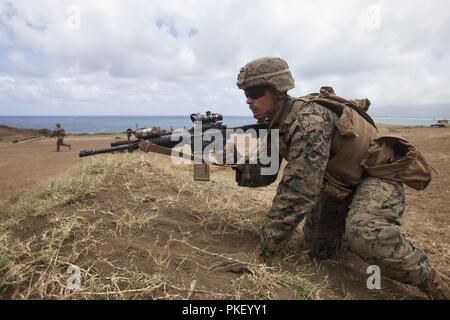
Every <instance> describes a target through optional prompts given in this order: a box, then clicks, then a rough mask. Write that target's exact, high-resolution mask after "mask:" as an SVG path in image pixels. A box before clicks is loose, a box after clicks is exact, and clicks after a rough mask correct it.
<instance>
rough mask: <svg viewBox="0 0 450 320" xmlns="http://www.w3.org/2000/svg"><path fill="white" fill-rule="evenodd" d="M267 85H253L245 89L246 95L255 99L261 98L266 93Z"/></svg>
mask: <svg viewBox="0 0 450 320" xmlns="http://www.w3.org/2000/svg"><path fill="white" fill-rule="evenodd" d="M266 89H267V88H266V87H253V88H248V89H246V90H244V93H245V96H246V97H247V98H252V99H253V100H256V99H259V98H261V97H262V96H264V95H265V94H266Z"/></svg>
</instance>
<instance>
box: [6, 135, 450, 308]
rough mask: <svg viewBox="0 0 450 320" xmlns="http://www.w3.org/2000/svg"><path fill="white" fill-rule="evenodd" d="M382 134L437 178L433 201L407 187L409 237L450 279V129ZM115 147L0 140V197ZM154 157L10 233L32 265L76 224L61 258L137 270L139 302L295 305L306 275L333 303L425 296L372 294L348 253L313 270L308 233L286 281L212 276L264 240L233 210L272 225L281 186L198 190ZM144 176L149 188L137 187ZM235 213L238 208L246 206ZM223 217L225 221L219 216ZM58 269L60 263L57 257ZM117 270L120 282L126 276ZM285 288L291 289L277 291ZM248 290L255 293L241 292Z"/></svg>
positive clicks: (80, 139)
mask: <svg viewBox="0 0 450 320" xmlns="http://www.w3.org/2000/svg"><path fill="white" fill-rule="evenodd" d="M382 132H383V133H387V134H394V135H399V136H403V137H405V138H408V139H409V140H410V141H412V142H413V143H415V144H416V145H417V147H418V148H419V149H420V150H421V151H422V152H423V154H424V155H425V157H426V158H427V160H428V161H429V163H430V164H431V165H432V166H433V167H434V168H435V169H436V170H437V171H438V172H439V175H435V176H434V178H433V181H432V183H431V184H430V186H429V187H428V188H427V189H426V190H425V191H422V192H417V191H415V190H412V189H410V188H406V191H407V204H408V208H407V211H406V213H405V218H404V223H403V224H404V229H403V230H404V231H405V233H406V234H407V236H408V237H410V238H412V239H414V241H415V243H416V244H417V245H418V246H420V247H422V248H423V249H424V250H425V252H426V253H427V255H428V256H429V258H430V260H431V262H432V264H433V265H434V266H436V267H437V268H439V269H440V270H442V271H444V272H446V273H447V274H450V243H449V237H448V235H449V234H450V223H449V222H450V217H449V214H450V209H449V208H450V184H449V179H448V177H449V175H450V128H439V129H432V128H425V127H400V126H395V127H394V126H388V127H386V126H383V127H382ZM121 138H123V137H121ZM114 139H115V135H109V136H69V137H68V138H67V139H66V141H67V143H70V144H72V149H71V150H68V149H65V148H64V149H63V151H62V152H59V153H57V152H55V140H53V139H49V138H46V139H44V140H39V141H35V142H27V143H18V144H13V143H6V142H0V154H1V158H0V181H1V185H2V188H1V190H0V199H6V198H8V197H9V196H10V195H12V194H14V193H17V192H19V191H20V190H24V191H26V190H29V189H31V188H33V186H35V185H37V184H38V183H40V182H43V181H45V180H46V179H48V178H49V177H55V176H58V175H59V174H61V173H63V172H65V171H66V170H68V169H69V168H70V167H72V166H75V165H77V164H78V163H80V162H83V161H89V160H86V159H80V158H78V152H79V151H80V150H82V149H90V148H100V147H105V146H108V145H109V143H110V142H112V141H114ZM107 159H109V158H107ZM148 159H150V161H143V160H142V161H141V160H139V161H138V162H136V163H137V165H138V166H140V168H138V169H139V170H137V169H136V171H130V170H125V171H120V170H116V171H117V172H119V174H116V175H114V176H111V177H109V179H111V181H109V182H108V183H107V184H106V186H107V187H103V188H104V190H107V192H100V193H97V194H95V195H93V196H92V197H93V198H87V199H85V200H82V201H80V202H69V203H66V204H64V205H61V206H57V207H55V208H53V209H51V210H50V211H49V212H47V213H46V214H45V215H38V216H28V217H26V218H25V219H23V220H21V221H20V223H19V224H17V225H16V226H15V227H14V228H13V229H12V236H13V237H15V238H17V239H24V240H25V239H36V243H35V244H33V242H30V243H31V245H30V244H28V246H29V247H31V250H32V251H33V252H34V253H33V257H34V259H36V260H38V261H44V260H45V256H44V253H42V252H45V250H47V249H46V248H47V246H46V245H44V244H40V242H39V241H41V242H43V240H42V239H44V238H45V237H46V235H48V234H49V233H52V232H53V233H52V238H55V239H57V235H56V233H55V232H59V231H58V230H61V229H62V228H63V227H64V226H65V225H67V224H68V222H73V225H79V227H78V228H77V227H74V228H73V229H71V230H69V231H68V233H67V234H65V235H64V237H63V238H61V239H62V242H61V244H60V245H59V247H58V249H57V256H59V257H60V258H61V257H67V259H66V260H70V259H72V258H71V257H72V256H73V257H75V258H73V259H74V260H73V261H71V263H75V264H77V265H80V266H84V268H86V269H88V267H87V266H88V265H90V264H94V265H95V268H96V269H95V270H97V272H99V273H100V274H102V275H103V277H109V278H111V279H115V278H117V279H118V278H120V279H125V278H126V277H125V275H124V272H128V271H124V270H131V269H133V270H134V271H135V272H136V273H135V274H134V275H133V276H129V277H128V278H126V279H127V283H119V282H118V283H116V284H115V285H116V287H117V288H129V286H130V283H132V282H133V281H134V280H133V279H134V277H135V275H139V277H138V278H136V279H138V280H136V281H137V282H138V283H139V284H142V283H146V284H147V285H148V286H149V287H151V288H153V289H152V290H145V292H146V293H145V294H143V295H140V296H138V298H169V299H170V298H191V299H211V298H213V299H224V298H250V299H252V298H255V297H267V296H269V297H272V296H271V295H269V294H268V293H267V290H269V289H270V290H272V289H273V288H276V291H277V295H276V297H277V298H283V299H293V298H297V296H296V292H295V290H294V289H295V285H293V284H296V285H297V283H296V281H297V279H296V278H292V277H293V276H294V275H298V274H301V275H302V276H303V277H304V278H306V279H307V280H308V281H310V282H311V283H313V284H316V285H317V286H318V287H320V288H321V289H320V294H319V296H320V297H321V298H326V299H423V298H424V295H423V294H422V293H420V292H419V291H418V290H417V289H415V288H412V287H409V286H405V285H402V284H399V283H397V282H395V281H391V280H389V279H386V278H383V282H382V285H383V290H379V291H378V290H368V289H366V288H365V286H364V284H365V281H366V279H367V274H366V273H365V271H366V267H367V265H366V264H365V263H364V262H363V261H362V260H360V259H359V258H358V257H356V256H354V255H353V254H351V253H346V252H342V253H341V254H340V255H339V256H338V257H337V258H336V259H335V260H329V261H326V262H323V263H316V262H315V261H311V260H310V259H309V257H307V256H305V255H304V254H302V253H301V252H300V250H299V248H298V247H297V246H296V245H295V243H296V241H298V238H299V237H300V236H301V234H300V233H301V232H299V233H298V234H297V235H296V236H295V239H293V241H292V243H291V246H290V247H289V248H288V252H289V255H288V256H287V257H286V258H285V259H284V260H283V261H282V262H281V263H280V266H281V269H280V270H281V271H280V273H277V274H276V277H280V279H281V280H280V279H278V278H274V276H273V275H272V276H269V275H268V274H267V273H266V272H265V271H262V269H256V271H255V270H253V273H254V274H253V278H251V277H250V278H245V277H244V278H243V276H242V274H241V272H239V271H237V272H235V273H233V272H231V273H230V272H221V271H220V269H213V268H212V266H213V265H217V264H218V265H220V263H221V261H222V262H224V260H225V262H226V260H230V259H231V260H232V259H236V260H239V261H242V260H246V259H248V256H249V255H251V254H252V253H253V252H254V250H255V247H256V245H257V243H258V236H257V233H256V232H253V231H251V230H248V229H245V228H239V226H236V225H235V224H233V223H229V222H228V221H227V220H226V218H225V216H226V214H229V213H230V212H234V211H235V212H236V213H237V214H242V216H243V217H244V218H245V217H246V215H248V216H249V217H252V219H255V217H256V219H262V218H263V217H264V214H265V212H266V211H267V209H268V208H269V207H270V203H271V200H272V198H273V196H274V194H275V191H276V186H271V187H270V188H262V189H258V190H249V189H245V188H242V189H239V188H236V187H234V186H233V187H231V186H232V184H233V181H230V182H227V183H228V184H226V183H225V182H223V181H226V180H225V179H228V180H230V179H232V174H231V173H230V172H228V171H230V170H229V169H220V170H219V169H217V170H214V171H213V176H215V177H216V178H215V179H216V180H214V179H213V181H212V182H211V184H210V187H208V186H207V184H205V183H200V184H196V183H191V181H192V180H191V178H190V176H189V174H190V173H189V172H187V173H186V172H184V171H180V172H174V173H171V172H169V171H164V170H163V169H162V167H165V166H167V167H170V165H169V164H167V163H166V162H167V161H166V162H164V157H162V156H158V155H148ZM123 172H126V173H125V174H124V173H123ZM141 172H144V173H142V174H144V178H145V179H140V180H136V179H135V177H136V175H137V174H141ZM168 172H169V173H168ZM217 177H221V178H223V179H224V180H218V178H217ZM165 181H166V182H167V183H164V182H165ZM222 184H223V186H222ZM208 188H210V189H208ZM221 188H222V189H223V192H225V191H226V190H229V191H230V193H231V195H230V196H229V197H227V195H226V192H225V193H224V195H223V198H214V197H211V198H208V193H209V192H211V194H213V195H215V194H218V192H217V190H219V191H220V190H221ZM235 189H236V190H235ZM214 192H217V193H214ZM238 197H239V199H236V198H238ZM199 199H201V200H202V203H199ZM203 200H204V201H203ZM236 203H239V207H237V208H236V207H234V206H235V204H236ZM211 208H214V209H213V210H214V212H212V209H211ZM213 213H214V214H215V215H216V216H222V217H223V219H222V220H220V219H219V220H217V219H216V218H214V219H213V218H211V216H213ZM249 219H250V218H249ZM249 221H252V220H249ZM62 222H64V224H62ZM75 222H76V223H75ZM59 224H61V227H60V225H59ZM86 230H88V231H86ZM86 232H87V233H86ZM47 238H48V236H47ZM39 239H41V240H39ZM27 241H28V240H27ZM29 241H32V240H29ZM34 245H35V246H36V247H34ZM33 248H34V249H33ZM28 249H29V248H28ZM44 249H45V250H44ZM40 254H41V255H42V256H39V255H40ZM38 258H39V259H38ZM51 259H52V260H51V261H54V257H53V256H52V258H51ZM46 270H48V267H47V269H46ZM119 270H121V271H120V272H122V273H121V274H120V275H121V276H120V277H117V274H116V272H119ZM258 270H259V271H258ZM34 272H36V271H34ZM158 272H162V273H163V274H164V275H165V276H164V277H166V278H164V279H165V280H164V281H165V282H157V283H156V284H155V282H154V281H156V280H154V279H153V278H152V280H151V279H150V278H149V276H150V275H152V274H153V275H154V274H157V273H158ZM281 272H282V273H281ZM255 273H257V275H255ZM126 275H128V273H126ZM90 279H91V280H92V281H94V280H95V279H93V278H90ZM91 280H89V281H91ZM150 280H151V281H153V282H151V281H150ZM30 281H31V280H30ZM158 281H159V280H158ZM280 281H281V282H283V283H284V284H285V283H286V282H287V283H292V285H287V286H286V285H279V283H280ZM30 283H31V282H30ZM262 283H263V284H267V287H263V286H262ZM175 284H176V285H175ZM269 284H272V286H269ZM26 286H28V284H27V285H26ZM29 286H30V287H31V284H30V285H29ZM236 286H237V287H239V290H241V291H239V292H240V293H239V295H236V290H237V289H233V288H236ZM248 286H250V288H251V290H250V289H249V290H247V291H245V290H242V288H247V287H248ZM133 288H134V287H133ZM155 288H156V289H155ZM147 289H148V288H147ZM46 290H48V288H47V287H46ZM108 290H111V289H108ZM133 290H134V289H133ZM139 290H140V289H136V290H135V292H140V291H139ZM273 290H275V289H273ZM125 291H126V290H125ZM125 291H123V290H122V291H119V292H125ZM129 291H132V290H129ZM143 292H144V291H143ZM149 292H150V293H149ZM241 293H242V294H241ZM89 294H95V293H89ZM258 294H261V295H258ZM31 297H39V296H31ZM44 297H49V296H48V295H44ZM58 297H59V296H58Z"/></svg>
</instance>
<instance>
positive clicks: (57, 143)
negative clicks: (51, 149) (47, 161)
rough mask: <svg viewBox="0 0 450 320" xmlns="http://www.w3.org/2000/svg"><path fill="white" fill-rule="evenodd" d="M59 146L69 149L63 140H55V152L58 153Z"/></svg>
mask: <svg viewBox="0 0 450 320" xmlns="http://www.w3.org/2000/svg"><path fill="white" fill-rule="evenodd" d="M61 146H64V147H70V145H69V144H66V143H64V138H58V139H57V140H56V151H59V149H60V147H61Z"/></svg>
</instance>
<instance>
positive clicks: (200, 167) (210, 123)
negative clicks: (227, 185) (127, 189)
mask: <svg viewBox="0 0 450 320" xmlns="http://www.w3.org/2000/svg"><path fill="white" fill-rule="evenodd" d="M190 118H191V121H192V122H193V123H194V126H193V127H192V128H191V129H189V130H186V131H184V132H183V133H180V131H177V130H175V131H167V130H166V131H164V130H156V131H155V130H154V129H150V128H141V129H137V130H132V129H127V131H126V133H127V140H123V141H119V142H114V143H111V147H110V148H103V149H96V150H82V151H80V154H79V156H80V157H87V156H93V155H96V154H102V153H113V152H121V151H122V152H123V151H128V152H133V151H134V150H137V149H139V143H140V142H141V141H142V140H145V141H147V142H150V143H151V145H150V150H149V151H150V152H155V153H160V154H164V155H169V156H171V155H173V152H172V148H173V147H175V146H181V145H184V144H190V146H191V150H193V152H191V154H183V153H181V152H180V153H179V157H182V158H186V159H189V160H194V180H200V181H209V176H210V170H209V163H207V162H205V160H204V158H203V156H202V155H203V152H204V151H205V149H206V148H207V147H208V146H209V145H210V144H211V141H213V142H214V141H215V139H216V137H217V135H218V133H219V134H220V136H221V139H223V140H222V143H223V144H222V145H225V142H226V140H227V139H228V138H229V134H230V132H234V131H236V130H242V131H244V132H245V131H247V130H249V129H254V132H255V133H256V134H257V135H258V133H259V130H260V129H267V127H268V123H267V122H262V123H256V124H249V125H243V126H238V127H228V126H227V125H224V124H223V123H222V120H223V116H222V115H221V114H218V113H211V112H210V111H207V112H206V114H201V113H193V114H191V116H190ZM211 129H213V130H211ZM183 135H184V136H185V135H188V136H189V137H188V139H183V137H184V136H183ZM133 136H134V139H132V137H133ZM186 140H187V141H186ZM196 141H197V143H198V141H201V150H196V146H197V145H196ZM197 149H198V148H197ZM221 152H223V150H219V152H218V154H216V156H217V155H218V156H219V157H220V156H222V157H223V156H224V155H223V154H221ZM216 159H217V157H216ZM195 160H199V161H198V162H201V163H195V162H196V161H195ZM222 160H223V158H222ZM234 160H236V155H235V159H234ZM234 163H235V162H234ZM212 164H214V165H218V164H216V163H212ZM219 165H222V164H219Z"/></svg>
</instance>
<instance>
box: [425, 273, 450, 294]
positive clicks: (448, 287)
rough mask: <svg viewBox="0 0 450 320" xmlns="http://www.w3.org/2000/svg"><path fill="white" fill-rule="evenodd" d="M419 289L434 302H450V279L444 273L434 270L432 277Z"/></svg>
mask: <svg viewBox="0 0 450 320" xmlns="http://www.w3.org/2000/svg"><path fill="white" fill-rule="evenodd" d="M419 289H420V290H421V291H423V292H424V293H426V294H427V296H428V297H429V298H430V299H432V300H450V279H449V278H448V277H447V276H445V275H444V274H443V273H441V272H439V271H437V270H434V269H432V270H431V273H430V276H429V277H428V279H427V280H425V281H424V282H423V283H422V284H421V285H419Z"/></svg>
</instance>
